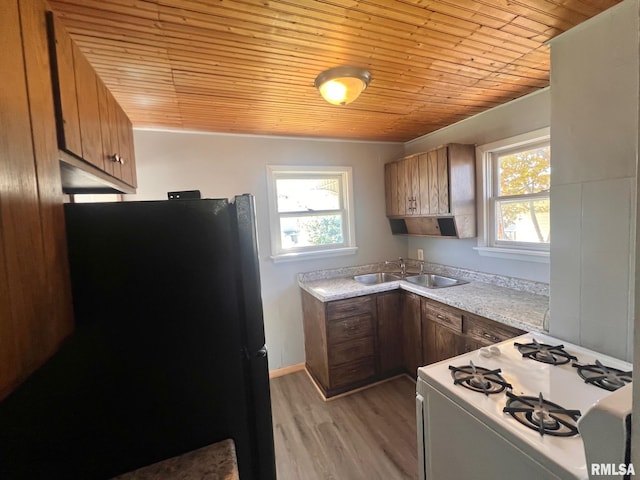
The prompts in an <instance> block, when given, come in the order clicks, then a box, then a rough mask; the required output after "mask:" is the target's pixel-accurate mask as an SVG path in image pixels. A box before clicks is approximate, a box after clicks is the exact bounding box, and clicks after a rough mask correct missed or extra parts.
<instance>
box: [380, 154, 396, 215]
mask: <svg viewBox="0 0 640 480" xmlns="http://www.w3.org/2000/svg"><path fill="white" fill-rule="evenodd" d="M384 192H385V203H386V208H387V216H388V217H394V216H396V215H400V212H399V207H398V162H391V163H387V164H385V166H384Z"/></svg>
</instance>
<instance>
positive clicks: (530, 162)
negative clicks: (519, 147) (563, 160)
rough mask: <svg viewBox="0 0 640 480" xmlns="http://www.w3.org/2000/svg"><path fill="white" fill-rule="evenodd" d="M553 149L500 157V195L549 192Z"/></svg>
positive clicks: (537, 149)
mask: <svg viewBox="0 0 640 480" xmlns="http://www.w3.org/2000/svg"><path fill="white" fill-rule="evenodd" d="M550 159H551V147H550V146H548V145H547V146H541V147H539V148H533V149H529V150H525V151H522V152H516V153H512V154H509V155H500V156H499V157H498V195H499V196H506V195H526V194H528V193H539V192H545V191H548V190H549V186H550V181H551V168H550Z"/></svg>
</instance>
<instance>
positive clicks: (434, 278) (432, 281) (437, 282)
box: [405, 273, 469, 288]
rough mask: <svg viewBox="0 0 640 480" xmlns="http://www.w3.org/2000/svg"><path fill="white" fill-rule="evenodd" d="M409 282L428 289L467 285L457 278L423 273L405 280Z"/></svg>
mask: <svg viewBox="0 0 640 480" xmlns="http://www.w3.org/2000/svg"><path fill="white" fill-rule="evenodd" d="M405 280H406V281H407V282H410V283H413V284H414V285H419V286H421V287H426V288H445V287H453V286H455V285H463V284H465V283H469V282H465V281H464V280H459V279H457V278H451V277H444V276H442V275H436V274H435V273H423V274H421V275H412V276H410V277H407V278H405Z"/></svg>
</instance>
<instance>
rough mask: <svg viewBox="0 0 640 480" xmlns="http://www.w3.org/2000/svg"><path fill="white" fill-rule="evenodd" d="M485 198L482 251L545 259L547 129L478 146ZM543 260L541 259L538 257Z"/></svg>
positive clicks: (548, 234)
mask: <svg viewBox="0 0 640 480" xmlns="http://www.w3.org/2000/svg"><path fill="white" fill-rule="evenodd" d="M478 154H479V155H478V158H479V161H480V162H481V165H480V166H481V169H480V170H481V171H482V175H483V178H482V181H481V185H482V187H483V190H484V191H483V195H482V196H481V198H482V199H483V200H484V203H483V208H482V212H481V219H480V220H481V222H480V224H481V229H480V230H481V232H480V233H481V235H480V236H479V248H478V249H479V250H480V253H482V254H492V253H493V254H498V256H508V255H509V254H512V255H513V254H516V255H529V256H530V258H529V260H534V258H532V257H538V259H544V258H545V257H546V258H548V252H549V245H550V241H551V232H550V222H549V214H550V207H551V204H550V197H549V189H550V181H551V147H550V142H549V134H548V129H544V130H542V131H537V132H532V133H531V134H527V135H523V136H520V137H517V138H513V139H507V140H504V141H501V142H496V143H493V144H490V145H484V146H482V147H479V148H478ZM543 261H545V260H543Z"/></svg>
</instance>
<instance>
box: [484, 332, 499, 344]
mask: <svg viewBox="0 0 640 480" xmlns="http://www.w3.org/2000/svg"><path fill="white" fill-rule="evenodd" d="M482 336H483V337H484V338H488V339H489V340H491V341H492V342H499V341H500V339H499V338H498V337H496V336H495V335H491V334H490V333H486V332H482Z"/></svg>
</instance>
